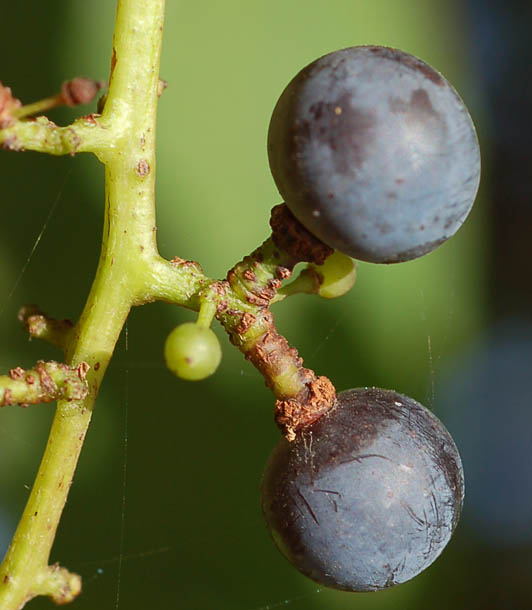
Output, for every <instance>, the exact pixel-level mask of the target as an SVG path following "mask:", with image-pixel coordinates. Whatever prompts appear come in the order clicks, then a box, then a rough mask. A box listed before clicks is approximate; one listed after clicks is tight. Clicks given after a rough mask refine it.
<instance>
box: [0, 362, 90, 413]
mask: <svg viewBox="0 0 532 610" xmlns="http://www.w3.org/2000/svg"><path fill="white" fill-rule="evenodd" d="M88 368H89V366H88V364H87V363H85V362H82V363H81V364H79V365H78V366H76V367H69V366H67V365H66V364H62V363H60V362H53V361H52V362H42V361H39V362H38V363H37V364H36V366H35V368H33V369H29V370H24V369H23V368H21V367H17V368H14V369H11V370H10V371H9V373H8V374H7V375H0V407H5V406H6V405H16V404H19V405H21V406H27V405H30V404H39V403H43V402H52V401H54V400H59V399H64V400H67V401H73V400H83V398H85V396H86V395H87V392H88V387H87V381H86V375H87V370H88Z"/></svg>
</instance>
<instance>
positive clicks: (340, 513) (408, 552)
mask: <svg viewBox="0 0 532 610" xmlns="http://www.w3.org/2000/svg"><path fill="white" fill-rule="evenodd" d="M261 494H262V509H263V513H264V517H265V519H266V522H267V524H268V527H269V529H270V532H271V535H272V537H273V539H274V541H275V543H276V544H277V546H278V547H279V550H280V551H281V553H283V555H285V557H286V558H287V559H288V560H289V561H290V562H291V563H293V564H294V566H295V567H296V568H298V569H299V570H300V571H301V572H303V573H304V574H305V575H307V576H309V577H310V578H312V579H313V580H315V581H317V582H318V583H321V584H323V585H326V586H329V587H333V588H337V589H342V590H346V591H374V590H378V589H384V588H387V587H391V586H393V585H396V584H399V583H402V582H405V581H407V580H409V579H411V578H413V577H414V576H416V575H417V574H418V573H419V572H421V571H422V570H424V569H425V568H426V567H428V566H429V565H430V564H431V563H432V562H433V561H434V560H435V559H436V558H437V557H438V555H439V554H440V553H441V552H442V550H443V548H444V547H445V545H446V544H447V542H448V541H449V539H450V537H451V535H452V533H453V531H454V529H455V527H456V524H457V522H458V519H459V516H460V510H461V508H462V502H463V497H464V479H463V471H462V464H461V461H460V456H459V454H458V450H457V449H456V446H455V444H454V442H453V440H452V438H451V436H450V435H449V433H448V432H447V430H446V429H445V427H444V426H443V424H442V423H441V422H440V421H439V420H438V419H437V418H436V416H435V415H433V414H432V413H431V412H430V411H429V410H427V409H426V408H425V407H423V406H422V405H420V404H419V403H418V402H416V401H415V400H413V399H412V398H408V397H406V396H403V395H401V394H398V393H397V392H393V391H391V390H382V389H376V388H372V389H355V390H347V391H346V392H342V393H340V394H339V395H338V400H337V404H336V406H335V407H334V408H333V409H332V410H331V411H329V412H328V413H327V414H326V415H323V416H322V417H321V418H320V419H318V420H316V421H315V422H314V423H313V424H310V425H309V426H307V427H305V428H303V429H302V430H301V431H299V432H298V434H297V436H296V439H295V440H294V441H292V442H288V441H287V440H286V439H284V438H283V439H281V440H280V441H279V443H278V445H277V446H276V447H275V448H274V450H273V452H272V454H271V455H270V458H269V460H268V463H267V465H266V469H265V473H264V478H263V482H262V488H261Z"/></svg>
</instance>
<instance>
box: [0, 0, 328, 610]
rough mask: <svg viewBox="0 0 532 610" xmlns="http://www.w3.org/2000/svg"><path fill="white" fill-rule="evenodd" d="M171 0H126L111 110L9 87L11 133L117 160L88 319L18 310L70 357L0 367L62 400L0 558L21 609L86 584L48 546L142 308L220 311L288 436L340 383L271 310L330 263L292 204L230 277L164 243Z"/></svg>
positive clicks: (21, 397)
mask: <svg viewBox="0 0 532 610" xmlns="http://www.w3.org/2000/svg"><path fill="white" fill-rule="evenodd" d="M164 5H165V3H164V0H118V5H117V14H116V23H115V32H114V40H113V57H112V62H111V78H110V84H109V93H108V96H107V99H106V102H105V106H104V109H103V113H102V115H101V116H100V115H89V116H87V117H83V118H81V119H78V120H76V121H74V122H73V123H72V124H71V125H69V126H67V127H57V126H56V125H55V124H54V123H52V122H51V121H49V120H48V119H47V118H46V117H44V116H41V117H38V118H36V119H31V120H30V119H24V118H22V119H17V118H16V117H13V114H11V111H12V110H14V109H16V108H18V107H19V104H18V100H16V99H15V98H13V97H12V96H11V92H10V90H9V89H8V88H4V89H3V93H2V92H1V91H0V93H2V100H3V102H2V103H3V106H2V107H1V108H0V144H1V145H2V146H3V147H4V148H5V149H10V150H23V149H31V150H35V151H41V152H46V153H49V154H53V155H63V154H70V155H74V154H76V153H77V152H81V151H86V152H92V153H93V154H95V155H96V156H97V157H98V159H100V161H101V162H102V163H103V164H104V165H105V202H106V206H105V217H104V230H103V237H102V248H101V254H100V260H99V263H98V268H97V271H96V277H95V279H94V282H93V284H92V287H91V291H90V293H89V296H88V298H87V302H86V304H85V307H84V309H83V312H82V314H81V316H80V318H79V320H78V321H77V323H76V324H75V325H71V324H70V323H68V322H67V321H57V320H53V319H52V318H48V317H47V316H46V315H44V314H43V313H42V312H40V311H39V310H38V308H36V307H35V306H33V307H32V306H30V307H26V308H23V310H22V311H21V313H20V316H19V317H20V319H21V320H22V322H23V323H24V324H25V325H26V328H27V330H28V332H29V333H30V335H32V336H35V337H39V338H43V339H45V340H48V341H50V342H51V343H53V344H54V345H56V346H58V347H59V348H61V349H62V350H63V351H64V355H65V364H57V363H40V364H38V365H37V367H36V368H35V371H22V369H18V368H17V369H13V371H14V372H12V373H11V374H10V375H7V376H4V377H2V378H1V379H0V388H2V389H1V390H0V391H1V392H2V394H1V396H0V398H1V401H0V402H4V403H11V402H14V401H15V402H24V403H26V402H28V403H29V402H36V401H43V400H48V399H58V401H57V409H56V415H55V418H54V421H53V424H52V427H51V430H50V435H49V439H48V444H47V446H46V449H45V452H44V455H43V458H42V461H41V465H40V467H39V471H38V473H37V476H36V479H35V482H34V485H33V488H32V490H31V493H30V496H29V498H28V501H27V504H26V507H25V509H24V512H23V515H22V517H21V520H20V522H19V525H18V527H17V530H16V532H15V535H14V537H13V540H12V542H11V545H10V547H9V549H8V551H7V554H6V555H5V558H4V561H3V562H2V564H1V566H0V608H2V610H19V609H20V608H22V607H23V606H24V605H25V603H26V602H27V601H29V600H30V599H32V598H33V597H35V596H37V595H47V596H49V597H51V598H52V599H53V600H54V601H56V602H58V603H66V602H67V601H71V600H72V599H73V598H74V597H75V596H76V595H77V593H79V591H80V590H81V580H80V578H79V576H77V575H75V574H71V573H70V572H68V570H66V569H65V568H61V567H59V566H57V565H52V566H50V565H48V564H49V557H50V552H51V548H52V544H53V541H54V537H55V533H56V530H57V527H58V524H59V520H60V517H61V513H62V511H63V508H64V505H65V502H66V499H67V495H68V490H69V488H70V485H71V482H72V478H73V475H74V471H75V468H76V464H77V461H78V458H79V455H80V451H81V448H82V445H83V441H84V439H85V435H86V432H87V429H88V426H89V424H90V421H91V416H92V411H93V408H94V403H95V400H96V396H97V394H98V391H99V388H100V385H101V383H102V380H103V376H104V374H105V371H106V369H107V366H108V364H109V361H110V358H111V356H112V354H113V351H114V348H115V345H116V342H117V340H118V337H119V335H120V332H121V329H122V327H123V325H124V323H125V321H126V318H127V316H128V314H129V311H130V309H131V307H133V306H135V305H142V304H145V303H148V302H152V301H155V300H163V301H167V302H169V303H174V304H177V305H180V306H183V307H187V308H189V309H192V310H195V311H199V312H200V315H199V323H200V324H207V323H210V322H211V320H212V317H213V315H214V316H216V318H217V319H218V320H219V321H220V322H221V323H222V324H223V326H224V327H225V329H226V330H227V332H228V333H229V336H230V338H231V341H232V342H233V343H234V344H235V345H236V346H237V347H238V348H239V349H240V350H241V351H242V352H243V353H244V354H245V356H246V358H247V359H248V360H249V361H250V362H252V363H253V364H254V365H255V366H256V367H257V368H258V369H259V371H260V372H261V373H262V374H263V375H264V377H265V379H266V383H267V385H268V386H269V387H270V388H271V389H272V391H273V393H274V394H275V396H276V398H277V402H276V421H277V423H278V425H279V426H280V427H281V429H282V430H283V432H284V433H285V435H286V437H287V438H289V439H292V438H294V435H295V432H296V431H297V430H298V429H299V428H300V427H302V426H304V425H306V424H308V423H310V422H311V421H314V420H315V419H316V418H317V417H319V416H320V415H321V414H322V413H324V412H325V411H326V410H328V409H329V408H330V407H331V406H332V405H333V404H334V400H335V390H334V387H333V385H332V384H331V382H330V381H329V380H328V379H327V378H325V377H317V376H316V375H315V373H314V372H313V371H311V370H309V369H306V368H304V367H303V365H302V360H301V358H299V356H298V354H297V351H296V350H295V349H294V348H291V347H290V346H289V345H288V343H287V341H286V339H285V338H284V337H282V336H281V335H280V334H279V333H278V331H277V329H276V327H275V324H274V322H273V316H272V314H271V311H270V309H269V306H270V304H271V302H272V300H273V299H274V298H275V296H276V294H277V290H278V289H279V288H280V286H281V283H282V281H283V280H285V279H287V278H288V277H290V275H291V272H292V270H293V268H294V266H295V265H296V264H297V263H298V262H302V261H310V262H313V263H316V264H321V263H323V261H324V260H325V259H326V258H327V256H329V255H330V254H331V253H332V250H331V249H330V248H328V247H327V246H325V245H324V244H323V243H321V242H320V241H319V240H317V239H316V238H314V237H313V236H312V235H310V234H309V233H308V232H306V230H305V229H304V228H303V227H302V226H301V225H300V224H299V223H298V222H297V221H296V220H295V219H294V218H293V216H292V215H291V214H290V212H288V210H287V208H286V206H284V205H282V206H277V207H276V208H274V210H273V212H272V219H271V226H272V237H271V238H270V239H268V240H267V241H266V242H265V243H264V244H263V245H262V246H261V247H260V248H258V249H257V250H255V251H254V252H253V253H252V254H251V255H250V256H248V257H246V258H244V259H243V260H242V261H241V262H239V263H238V264H237V265H235V266H234V267H233V269H231V271H229V273H228V275H227V278H226V279H225V280H222V281H217V280H214V279H211V278H209V277H207V276H206V275H205V274H204V273H203V271H202V269H201V267H200V266H199V264H198V263H195V262H193V261H187V260H184V259H181V258H179V257H175V258H174V259H172V260H171V261H168V260H165V259H163V258H162V257H161V256H160V254H159V252H158V250H157V244H156V240H155V232H156V225H155V195H154V193H155V127H156V116H157V102H158V96H159V93H160V90H161V87H160V81H159V61H160V49H161V40H162V30H163V19H164ZM2 100H0V102H1V101H2ZM1 105H2V104H0V106H1ZM2 113H3V114H2ZM43 372H44V373H46V374H44V373H43ZM85 375H86V379H85V378H84V376H85ZM13 377H15V379H14V378H13ZM30 378H31V379H32V381H30ZM50 379H51V380H52V382H53V383H52V382H50ZM39 384H40V386H39ZM32 392H34V393H33V394H32ZM10 393H11V394H10ZM15 395H16V396H15ZM15 398H16V400H15Z"/></svg>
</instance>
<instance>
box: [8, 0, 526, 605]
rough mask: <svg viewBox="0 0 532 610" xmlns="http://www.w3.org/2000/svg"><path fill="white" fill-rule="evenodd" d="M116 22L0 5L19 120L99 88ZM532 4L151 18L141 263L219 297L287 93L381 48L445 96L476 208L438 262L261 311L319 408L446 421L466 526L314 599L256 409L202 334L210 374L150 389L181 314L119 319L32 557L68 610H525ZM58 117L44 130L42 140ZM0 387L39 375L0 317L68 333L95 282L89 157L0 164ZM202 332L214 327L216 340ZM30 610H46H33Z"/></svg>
mask: <svg viewBox="0 0 532 610" xmlns="http://www.w3.org/2000/svg"><path fill="white" fill-rule="evenodd" d="M114 11H115V3H114V2H110V1H108V0H91V2H83V1H81V0H77V1H75V2H72V1H70V0H55V1H54V2H53V4H52V5H51V4H50V3H43V2H41V1H40V0H19V2H17V3H13V4H9V5H8V6H4V7H3V8H2V21H3V24H4V27H3V28H2V37H1V38H0V52H1V56H2V59H3V61H2V69H1V72H0V80H2V82H4V83H5V84H7V85H10V86H11V87H12V88H13V90H14V93H15V94H16V95H17V97H20V98H22V100H24V101H26V102H29V101H33V100H35V99H39V98H40V97H44V96H47V95H49V94H51V93H53V92H55V91H56V90H57V89H58V87H59V85H60V83H61V82H62V81H63V80H65V79H68V78H71V77H73V76H77V75H89V76H92V77H95V78H101V79H105V78H107V75H108V66H109V57H110V51H111V39H112V28H113V18H114ZM531 25H532V9H531V6H530V5H529V4H528V3H526V2H519V1H517V0H468V1H465V0H464V1H458V0H456V1H449V0H430V1H426V0H401V1H400V2H398V1H397V0H373V1H372V2H366V1H363V0H327V1H326V2H325V1H324V0H321V1H320V0H305V1H303V0H224V1H223V2H220V1H216V0H210V1H205V0H197V1H195V2H191V1H187V2H184V1H180V2H176V1H175V0H169V1H168V11H167V19H166V36H165V41H164V49H163V60H162V73H161V74H162V77H163V78H165V79H166V80H167V81H168V83H169V86H168V89H167V90H166V92H165V93H164V95H163V97H162V99H161V104H160V119H159V135H158V140H159V148H158V167H157V172H158V229H159V230H158V239H159V245H160V249H161V252H162V254H163V255H165V256H168V257H172V256H174V255H179V256H181V257H183V258H192V259H196V260H199V261H200V262H201V263H202V265H203V267H204V269H205V270H206V272H207V273H209V274H210V275H212V276H218V277H223V276H224V275H225V273H226V271H227V269H228V268H230V267H231V266H232V265H233V264H234V262H236V261H237V260H239V259H240V258H241V257H242V256H244V255H245V254H246V253H248V252H250V251H252V250H253V249H254V248H255V247H256V246H257V245H258V244H259V243H260V242H261V241H262V240H263V239H265V237H266V236H267V234H268V217H269V210H270V208H271V207H272V205H274V204H276V203H278V202H279V196H278V194H277V192H276V189H275V186H274V184H273V181H272V178H271V176H270V174H269V170H268V164H267V157H266V147H265V140H266V132H267V127H268V121H269V117H270V113H271V111H272V109H273V106H274V104H275V101H276V99H277V97H278V95H279V94H280V92H281V91H282V89H283V87H284V86H285V85H286V84H287V82H288V81H289V80H290V79H291V78H292V76H293V75H294V74H295V73H296V72H297V71H298V70H299V69H301V68H302V67H303V66H304V65H306V64H307V63H309V62H310V61H311V60H313V59H315V58H316V57H318V56H320V55H322V54H324V53H327V52H329V51H332V50H335V49H338V48H341V47H346V46H352V45H356V44H368V43H370V44H384V45H390V46H396V47H400V48H402V49H404V50H406V51H409V52H411V53H413V54H415V55H418V56H420V57H422V58H423V59H424V60H426V61H428V62H429V63H431V64H432V65H434V66H435V67H436V68H437V69H439V70H440V71H441V72H443V73H444V74H445V75H446V76H447V78H448V79H449V80H450V81H451V82H452V83H453V84H454V85H455V87H456V88H457V89H458V91H459V92H460V94H461V95H462V97H463V98H464V100H465V101H466V103H467V104H468V106H469V108H470V110H471V113H472V115H473V117H474V119H475V122H476V124H477V127H478V133H479V138H480V142H481V147H482V153H483V179H482V185H481V194H480V196H479V198H478V201H477V204H476V207H475V209H474V211H473V213H472V214H471V216H470V218H469V219H468V221H467V223H466V225H465V226H464V227H463V228H462V229H461V230H460V232H459V233H458V234H457V235H456V236H455V237H454V238H453V239H452V240H450V241H449V242H447V243H446V244H444V245H443V246H442V247H441V248H439V249H438V250H437V251H436V252H435V253H433V254H431V255H429V256H427V257H425V258H423V259H421V260H417V261H413V262H409V263H405V264H402V265H397V266H378V265H371V264H360V266H359V279H358V281H357V285H356V286H355V288H354V289H353V291H352V292H351V293H350V294H349V295H347V296H345V297H343V298H341V299H339V300H338V301H337V302H334V301H333V302H325V301H320V300H319V299H317V298H316V297H309V296H298V297H293V298H292V299H289V300H288V301H286V302H284V303H282V304H280V305H278V306H275V313H276V319H277V322H278V326H279V327H280V329H281V331H282V332H284V333H285V334H286V336H287V338H288V339H289V341H290V342H291V343H292V344H294V345H296V346H297V347H298V349H299V350H300V353H301V355H302V356H303V357H304V359H305V362H306V364H307V365H308V366H310V367H311V368H314V369H315V370H316V371H318V372H319V373H321V374H326V375H328V376H329V377H331V378H332V380H333V381H334V383H335V384H336V385H337V387H338V388H339V389H346V388H349V387H357V386H362V385H377V386H382V387H387V388H394V389H397V390H399V391H400V392H403V393H405V394H409V395H411V396H413V397H415V398H416V399H418V400H419V401H421V402H423V403H424V404H426V405H427V406H429V407H431V408H432V409H433V410H434V411H435V412H436V413H437V415H438V416H439V417H440V418H441V419H442V420H443V421H444V422H445V423H446V424H447V425H448V427H449V429H450V430H451V432H452V433H453V435H454V436H455V439H456V441H457V444H458V446H459V447H460V450H461V452H462V456H463V461H464V467H465V471H466V483H467V493H466V503H465V508H464V516H463V520H462V522H461V524H460V525H459V527H458V530H457V532H456V535H455V537H454V539H453V540H452V542H451V543H450V545H449V547H448V548H447V550H446V551H445V552H444V554H443V555H442V556H441V557H440V559H438V561H437V562H436V563H435V564H434V565H433V566H432V567H431V568H430V569H429V570H427V571H426V572H425V573H423V574H422V575H420V576H419V577H418V578H416V579H415V580H414V581H412V582H410V583H408V584H404V585H402V586H399V587H397V588H395V589H393V590H390V591H387V592H382V593H378V594H346V593H341V592H335V591H326V590H324V589H321V590H320V589H318V587H317V586H316V585H315V584H314V583H312V582H310V581H308V580H306V579H305V578H304V577H302V576H300V575H299V574H298V573H297V572H296V571H295V570H294V569H293V568H292V567H291V566H290V565H289V564H288V563H287V562H286V561H285V560H284V559H283V558H282V557H281V555H280V554H279V553H278V552H277V550H276V549H275V548H274V546H273V544H272V542H271V541H270V539H269V536H268V533H267V531H266V529H265V526H264V524H263V522H262V517H261V514H260V505H259V492H258V490H259V484H260V479H261V473H262V469H263V466H264V463H265V460H266V458H267V456H268V453H269V451H270V450H271V448H272V447H273V445H274V444H275V443H276V441H277V439H278V437H279V434H278V431H277V430H276V428H275V426H274V424H273V421H272V417H271V411H272V406H273V401H272V397H271V395H270V394H269V392H268V391H267V389H266V388H265V387H264V383H263V381H262V379H261V378H260V377H259V375H258V374H257V373H256V372H255V371H254V370H253V369H252V368H251V366H250V365H249V364H248V363H247V362H245V361H244V360H243V358H242V356H241V355H240V354H239V353H237V352H236V350H234V349H233V348H232V347H231V346H230V345H229V343H228V341H227V339H226V338H225V337H224V336H223V334H222V332H219V335H220V338H221V340H222V343H223V348H224V359H223V363H222V365H221V367H220V369H219V371H218V372H217V374H216V375H215V376H214V377H212V378H211V379H209V380H207V381H205V382H202V383H197V384H190V383H188V384H187V383H185V382H181V381H179V380H177V379H175V378H173V377H172V376H171V374H170V373H169V372H167V371H166V370H165V368H164V365H163V361H162V345H163V342H164V339H165V336H166V335H167V333H168V332H169V331H170V330H171V329H172V328H173V326H175V325H176V324H177V323H180V322H182V321H185V320H190V319H192V314H191V313H190V312H187V311H184V310H179V309H177V308H173V307H170V306H168V305H163V304H153V305H150V306H146V307H143V308H141V309H138V310H135V311H133V312H132V314H131V316H130V318H129V321H128V324H127V329H126V330H125V331H124V333H123V336H122V338H121V340H120V343H119V345H118V346H117V349H116V354H115V357H114V360H113V362H112V365H111V367H110V369H109V372H108V374H107V377H106V379H105V382H104V385H103V388H102V391H101V395H100V398H99V400H98V403H97V407H96V410H95V414H94V419H93V423H92V426H91V429H90V431H89V434H88V436H87V440H86V445H85V448H84V450H83V453H82V456H81V460H80V463H79V467H78V470H77V474H76V478H75V481H74V484H73V486H72V490H71V493H70V498H69V502H68V504H67V507H66V510H65V513H64V516H63V520H62V523H61V525H60V530H59V534H58V537H57V540H56V544H55V546H54V549H53V553H52V558H51V559H52V561H60V562H61V563H62V564H63V565H66V566H67V567H69V568H70V569H72V570H74V571H77V572H79V573H81V574H82V575H83V578H84V592H83V594H82V596H81V597H80V598H79V599H78V600H76V602H75V603H74V607H76V608H79V609H80V610H81V609H84V608H86V609H89V608H90V609H93V608H124V609H125V608H128V610H133V609H136V608H139V609H140V608H157V609H158V608H167V607H173V608H182V609H184V610H207V609H209V610H210V609H217V610H222V609H231V610H266V609H273V608H278V607H283V608H284V607H287V608H289V609H290V610H292V609H293V610H300V609H309V610H318V609H335V608H338V609H348V608H356V609H357V610H365V609H366V608H367V609H370V608H371V609H379V610H381V609H382V610H387V609H389V608H390V609H391V608H393V609H394V610H399V609H400V608H408V609H418V608H426V607H431V608H433V609H439V608H442V609H444V608H445V609H448V608H456V609H462V608H463V609H474V608H496V609H499V608H501V609H502V608H504V609H506V608H508V609H510V608H511V609H513V608H516V609H517V608H519V609H520V608H523V609H529V608H531V607H532V587H531V586H530V574H531V573H532V476H531V474H530V466H529V464H530V455H531V453H532V452H531V449H532V430H531V427H532V411H531V406H532V390H531V385H530V366H531V362H532V322H531V314H532V282H531V281H530V271H529V268H528V267H529V260H530V254H531V246H530V244H531V241H530V230H531V228H532V204H531V200H532V197H531V196H532V180H531V168H532V159H531V147H530V137H531V135H532V129H531V126H532V125H531V118H530V117H531V114H532V113H531V108H532V79H531V77H530V76H531V72H530V65H531V64H532V61H531V60H532V51H531V49H532V43H531V42H530V36H529V32H530V29H531ZM74 116H75V114H74V113H73V112H71V111H56V112H55V113H54V114H51V117H52V118H53V119H54V120H56V121H57V122H59V123H65V122H67V121H69V120H71V119H72V118H73V117H74ZM0 177H1V178H0V179H1V184H2V190H1V204H0V205H1V208H0V209H1V216H0V218H1V220H0V337H1V339H0V372H6V371H7V370H8V369H9V368H11V367H14V366H17V365H20V366H24V367H26V366H31V365H32V364H33V363H34V362H35V361H36V360H37V359H39V358H43V359H52V358H59V357H60V354H59V353H58V352H57V351H56V350H55V349H54V348H52V347H51V346H48V345H46V344H44V343H40V342H38V341H33V342H29V341H28V339H27V337H26V336H25V334H24V333H23V332H22V331H21V329H20V328H19V326H18V323H17V321H16V314H17V311H18V308H19V306H20V305H22V304H25V303H38V304H39V305H40V307H41V308H42V309H43V310H44V311H46V312H48V313H49V314H50V315H53V316H55V317H68V318H72V319H76V318H77V316H78V315H79V313H80V311H81V308H82V306H83V303H84V299H85V296H86V294H87V292H88V290H89V287H90V283H91V280H92V277H93V274H94V270H95V268H96V263H97V258H98V252H99V240H100V233H101V224H102V218H103V171H102V167H101V166H100V165H99V164H98V162H97V161H96V160H95V159H92V158H90V157H89V156H84V155H78V156H76V157H75V158H48V157H46V156H44V155H38V154H35V153H24V154H14V153H8V152H2V153H0ZM218 331H220V329H219V328H218V329H217V332H218ZM52 415H53V406H51V405H43V406H35V407H31V408H28V409H20V408H18V407H10V408H5V409H3V410H2V412H0V554H2V552H3V550H4V549H6V548H7V545H8V541H9V539H10V536H11V535H12V533H13V531H14V528H15V526H16V523H17V519H18V516H19V515H20V513H21V511H22V509H23V506H24V503H25V500H26V498H27V496H28V493H29V489H30V486H31V484H32V481H33V477H34V475H35V472H36V469H37V467H38V463H39V459H40V456H41V454H42V451H43V448H44V444H45V442H46V437H47V433H48V429H49V425H50V422H51V418H52ZM29 607H30V608H35V609H38V608H43V609H44V608H48V607H51V603H50V602H48V600H45V599H38V600H35V601H33V602H31V604H30V605H29Z"/></svg>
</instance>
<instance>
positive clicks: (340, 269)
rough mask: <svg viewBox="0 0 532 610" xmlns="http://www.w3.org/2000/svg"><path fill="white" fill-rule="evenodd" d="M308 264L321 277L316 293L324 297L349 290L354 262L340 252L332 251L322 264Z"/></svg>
mask: <svg viewBox="0 0 532 610" xmlns="http://www.w3.org/2000/svg"><path fill="white" fill-rule="evenodd" d="M309 266H310V267H312V269H313V270H314V271H315V272H317V273H318V275H319V276H320V278H322V280H321V284H320V287H319V289H318V294H319V296H320V297H323V298H324V299H335V298H336V297H341V296H342V295H344V294H345V293H346V292H348V291H349V290H351V288H352V287H353V284H354V283H355V280H356V263H355V261H354V260H353V259H352V258H350V257H349V256H346V255H345V254H342V253H341V252H338V251H335V252H333V254H331V255H330V256H328V257H327V259H326V261H325V262H324V263H323V265H309Z"/></svg>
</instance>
